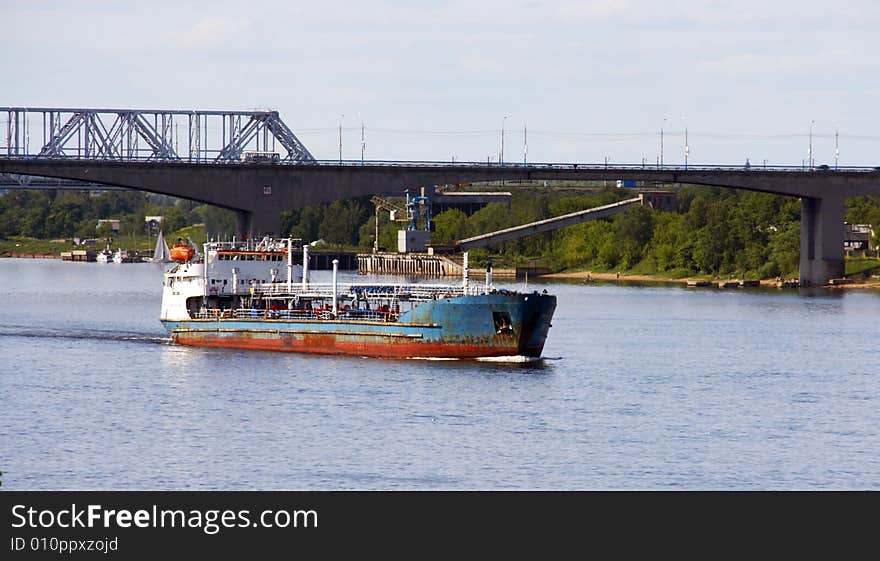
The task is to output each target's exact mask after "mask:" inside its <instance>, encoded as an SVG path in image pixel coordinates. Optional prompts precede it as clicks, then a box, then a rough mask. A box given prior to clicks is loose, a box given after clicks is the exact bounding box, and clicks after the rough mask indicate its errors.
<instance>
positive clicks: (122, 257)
mask: <svg viewBox="0 0 880 561" xmlns="http://www.w3.org/2000/svg"><path fill="white" fill-rule="evenodd" d="M113 262H114V263H130V262H131V257H129V256H128V252H127V251H126V250H124V249H122V248H119V249H117V250H116V251H115V252H114V253H113Z"/></svg>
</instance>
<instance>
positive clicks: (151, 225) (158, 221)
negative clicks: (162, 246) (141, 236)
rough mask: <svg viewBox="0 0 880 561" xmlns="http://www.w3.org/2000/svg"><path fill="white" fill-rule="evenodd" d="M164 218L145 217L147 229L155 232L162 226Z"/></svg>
mask: <svg viewBox="0 0 880 561" xmlns="http://www.w3.org/2000/svg"><path fill="white" fill-rule="evenodd" d="M163 218H164V217H163V216H144V222H146V223H147V228H148V229H149V230H150V231H153V230H156V229H157V228H159V226H161V225H162V219H163Z"/></svg>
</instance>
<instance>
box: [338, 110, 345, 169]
mask: <svg viewBox="0 0 880 561" xmlns="http://www.w3.org/2000/svg"><path fill="white" fill-rule="evenodd" d="M344 117H345V113H340V114H339V163H340V164H341V163H342V119H343V118H344Z"/></svg>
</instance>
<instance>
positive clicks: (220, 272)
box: [161, 238, 556, 358]
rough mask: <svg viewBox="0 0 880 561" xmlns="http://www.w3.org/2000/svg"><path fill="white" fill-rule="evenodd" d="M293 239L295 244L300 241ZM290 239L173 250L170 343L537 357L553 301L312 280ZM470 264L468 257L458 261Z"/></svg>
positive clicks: (167, 294) (167, 296) (166, 290)
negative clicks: (200, 251)
mask: <svg viewBox="0 0 880 561" xmlns="http://www.w3.org/2000/svg"><path fill="white" fill-rule="evenodd" d="M297 241H298V240H297ZM294 243H295V240H292V239H270V238H264V239H263V240H262V241H260V242H259V243H253V242H209V243H206V244H205V245H204V246H203V248H204V253H203V255H201V254H199V253H198V252H197V251H196V250H195V248H192V247H190V246H184V245H178V246H175V249H176V251H175V250H174V249H173V250H172V256H173V258H174V259H175V260H176V263H175V265H173V266H172V267H171V268H170V269H169V270H168V271H166V273H165V277H164V287H163V292H162V313H161V321H162V323H163V324H164V326H165V328H166V329H167V330H168V332H169V333H170V334H171V337H172V338H173V340H174V341H175V342H176V343H179V344H183V345H193V346H202V347H226V348H236V349H260V350H275V351H291V352H303V353H317V354H348V355H358V356H372V357H399V358H403V357H406V358H416V357H437V358H481V357H499V356H517V355H519V356H526V357H539V356H540V355H541V352H542V350H543V348H544V342H545V340H546V338H547V333H548V331H549V329H550V322H551V319H552V317H553V312H554V311H555V309H556V296H553V295H549V294H546V291H544V293H538V292H532V293H520V292H514V291H508V290H496V289H495V288H494V287H493V286H492V280H491V273H489V274H488V275H487V280H486V283H485V284H484V285H482V284H481V285H470V284H469V283H468V281H467V265H465V276H464V278H463V279H462V282H461V284H442V285H441V284H346V285H341V284H339V283H337V281H336V269H335V264H334V272H333V282H332V283H331V284H315V283H310V282H309V272H308V250H309V247H308V246H307V245H306V246H303V247H302V255H303V265H302V266H300V265H298V264H294V263H293V256H294V252H293V248H294ZM466 261H467V258H466V256H465V263H466Z"/></svg>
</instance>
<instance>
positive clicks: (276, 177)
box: [0, 107, 880, 286]
mask: <svg viewBox="0 0 880 561" xmlns="http://www.w3.org/2000/svg"><path fill="white" fill-rule="evenodd" d="M4 112H5V113H6V115H7V131H6V145H5V146H0V173H7V174H17V175H27V176H40V177H49V178H59V179H66V180H75V181H83V182H89V183H95V184H102V185H113V186H118V187H127V188H130V189H138V190H142V191H148V192H153V193H160V194H164V195H171V196H175V197H182V198H186V199H191V200H194V201H199V202H203V203H207V204H212V205H217V206H220V207H224V208H228V209H232V210H235V211H236V212H237V216H238V224H237V225H238V231H239V234H242V235H251V236H253V235H257V234H258V233H277V232H278V230H279V228H280V215H281V211H282V210H284V209H289V208H301V207H303V206H306V205H311V204H318V203H325V202H331V201H334V200H340V199H349V198H353V197H360V196H365V195H374V194H380V193H387V192H402V191H404V190H406V189H417V188H419V187H423V186H424V187H431V186H438V185H454V184H458V183H464V182H479V181H502V180H534V181H542V180H580V181H597V180H618V179H622V180H633V181H647V182H656V183H665V184H670V183H690V184H697V185H712V186H718V187H729V188H734V189H746V190H750V191H759V192H764V193H773V194H777V195H787V196H792V197H799V198H800V199H801V201H802V204H801V257H800V280H801V283H802V284H803V285H805V286H809V285H821V284H825V283H827V281H828V280H829V279H831V278H837V277H842V276H843V274H844V252H843V222H844V215H845V211H846V209H845V205H844V200H845V199H846V198H848V197H854V196H859V195H870V194H874V195H877V194H880V170H878V169H877V168H870V167H869V168H861V167H859V168H854V167H850V168H839V169H824V168H821V169H820V168H811V167H779V166H775V167H758V166H753V167H751V168H743V167H731V166H693V165H691V166H669V165H665V166H663V165H658V166H648V165H644V164H643V165H626V164H613V165H612V164H582V163H529V164H513V163H501V164H499V163H494V164H491V163H489V164H487V163H486V162H437V161H434V162H430V161H429V162H412V161H408V162H394V161H360V160H358V161H347V160H332V161H327V160H324V161H319V160H316V159H315V158H314V157H313V156H312V155H311V154H310V153H309V152H308V150H307V149H306V148H305V146H304V145H303V144H302V143H301V142H300V141H299V139H298V138H296V136H295V135H294V134H293V132H292V131H291V129H290V128H289V127H287V125H285V124H284V123H283V122H282V121H281V119H280V117H279V115H278V113H277V112H272V111H263V112H260V111H253V112H246V111H240V112H234V111H231V112H221V111H167V110H117V109H59V108H37V109H32V108H14V107H6V108H0V115H2V114H3V113H4ZM34 120H36V121H37V122H38V123H40V124H42V127H41V128H40V127H35V131H34V132H35V134H34V136H31V132H30V130H29V128H28V127H29V126H30V127H34V126H33V125H28V123H31V122H33V121H34ZM184 125H185V126H184ZM181 127H183V132H184V134H183V135H181V134H180V128H181ZM209 131H210V132H209ZM32 138H37V139H39V140H34V141H33V142H32V140H31V139H32ZM181 138H183V142H181ZM31 144H33V148H34V149H33V150H32V149H31ZM181 144H183V149H181ZM272 154H277V157H273V156H272Z"/></svg>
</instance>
